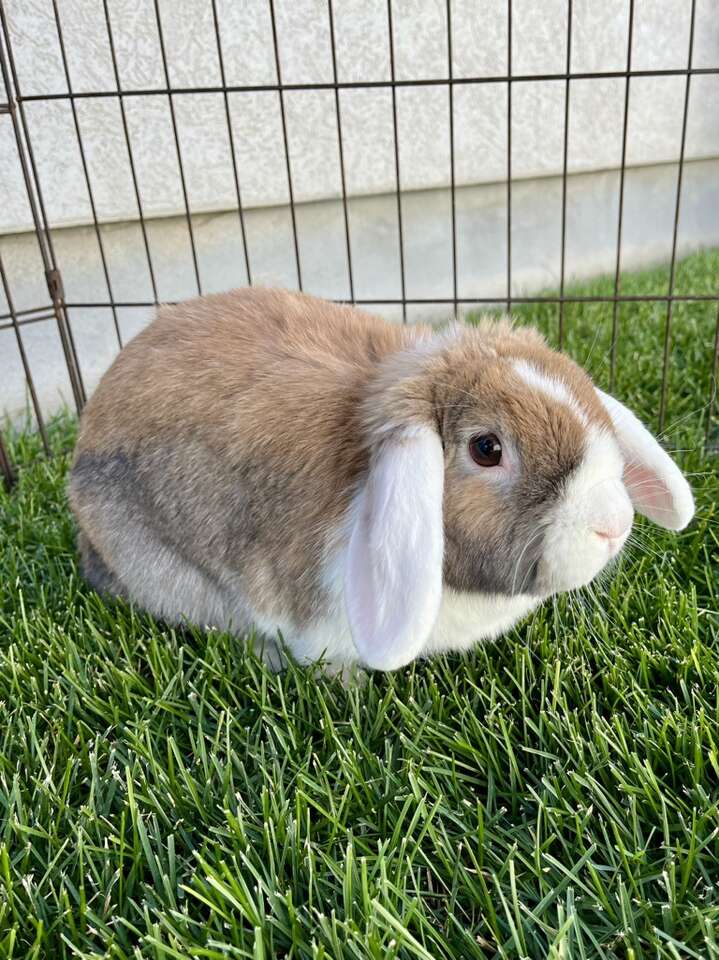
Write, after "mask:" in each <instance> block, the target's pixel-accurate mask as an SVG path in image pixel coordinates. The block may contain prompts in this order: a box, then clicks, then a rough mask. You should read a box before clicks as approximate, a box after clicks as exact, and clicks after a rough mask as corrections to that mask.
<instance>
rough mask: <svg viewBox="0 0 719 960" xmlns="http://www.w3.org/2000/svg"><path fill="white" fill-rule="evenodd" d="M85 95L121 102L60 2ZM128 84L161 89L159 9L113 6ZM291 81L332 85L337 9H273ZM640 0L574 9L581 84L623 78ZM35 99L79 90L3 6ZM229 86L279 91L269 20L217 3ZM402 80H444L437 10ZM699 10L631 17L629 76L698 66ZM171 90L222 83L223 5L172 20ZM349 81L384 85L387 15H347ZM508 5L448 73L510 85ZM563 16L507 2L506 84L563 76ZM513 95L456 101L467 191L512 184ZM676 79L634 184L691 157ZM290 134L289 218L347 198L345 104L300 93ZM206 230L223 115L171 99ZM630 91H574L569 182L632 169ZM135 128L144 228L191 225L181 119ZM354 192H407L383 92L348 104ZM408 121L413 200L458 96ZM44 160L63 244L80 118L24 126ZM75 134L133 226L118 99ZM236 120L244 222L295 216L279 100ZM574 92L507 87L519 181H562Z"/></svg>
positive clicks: (404, 118) (694, 137)
mask: <svg viewBox="0 0 719 960" xmlns="http://www.w3.org/2000/svg"><path fill="white" fill-rule="evenodd" d="M58 7H59V11H60V16H61V23H62V27H63V31H64V36H65V43H66V48H67V53H68V59H69V68H70V73H71V78H72V84H73V87H74V89H75V90H76V91H88V90H106V91H107V90H114V89H116V83H115V77H114V74H113V70H112V63H111V59H110V55H109V46H108V41H107V30H106V25H105V20H104V13H103V5H102V2H101V0H59V2H58ZM109 8H110V14H111V22H112V28H113V33H114V40H115V48H116V52H117V58H118V65H119V71H120V77H121V83H122V86H123V88H124V89H126V90H137V89H153V88H158V87H160V88H161V87H164V85H165V78H164V75H163V72H162V62H161V58H160V51H159V44H158V33H157V26H156V22H155V15H154V5H153V3H152V2H151V0H110V2H109ZM275 8H276V13H277V27H278V36H279V45H280V55H281V67H282V75H283V80H284V81H285V82H288V83H294V82H326V81H330V80H331V79H332V63H331V57H330V46H329V23H328V17H327V5H326V2H325V0H276V3H275ZM628 8H629V3H628V0H575V2H574V4H573V23H572V62H571V68H572V70H573V71H588V70H603V71H604V70H621V69H623V68H624V67H625V61H626V43H627V14H628ZM6 9H7V13H8V16H9V21H10V28H11V33H12V37H13V41H14V43H13V46H14V50H15V54H16V57H17V63H18V69H19V74H20V82H21V87H22V92H23V93H24V94H26V95H27V94H51V93H58V92H63V91H65V90H66V89H67V85H66V81H65V77H64V74H63V69H62V63H61V59H60V53H59V46H58V42H57V31H56V28H55V23H54V19H53V13H52V6H51V3H50V0H6ZM217 9H218V14H219V20H220V23H221V37H222V45H223V53H224V60H225V67H226V80H227V82H228V83H229V84H231V85H239V84H247V83H250V84H265V83H274V82H275V81H276V72H275V65H274V54H273V47H272V34H271V28H270V20H269V13H268V11H269V7H268V3H267V0H241V2H239V0H217ZM393 9H394V34H395V47H396V71H397V76H398V78H400V79H410V78H436V79H441V78H443V77H446V76H447V71H448V65H447V24H446V5H445V2H444V0H395V3H394V6H393ZM690 9H691V3H690V0H637V2H636V4H635V25H634V44H633V68H634V69H637V70H642V69H655V68H664V69H667V68H681V67H683V66H685V65H686V58H687V50H688V39H689V14H690ZM160 10H161V18H162V25H163V30H164V39H165V46H166V50H167V55H168V61H169V73H170V82H171V84H172V85H173V86H183V87H187V86H193V87H194V86H212V85H214V84H218V83H219V82H220V75H219V68H218V58H217V48H216V41H215V34H214V29H213V21H212V5H211V3H210V0H172V2H170V0H161V2H160ZM334 10H335V33H336V44H337V68H338V74H339V78H340V80H342V81H367V80H386V79H388V77H389V55H388V33H387V20H386V17H387V9H386V3H385V0H335V3H334ZM506 11H507V3H506V0H453V3H452V17H453V23H452V26H453V30H452V37H453V71H454V75H455V76H458V77H462V76H465V77H466V76H501V75H503V74H505V73H506V70H507V49H506V47H507V14H506ZM566 30H567V4H566V2H565V0H542V2H541V3H539V2H537V0H513V54H512V55H513V72H514V73H515V74H527V73H534V72H543V73H552V72H558V71H562V70H564V68H565V57H566ZM718 63H719V16H717V0H697V7H696V27H695V44H694V65H695V66H697V67H701V66H716V65H717V64H718ZM506 97H507V87H506V84H483V85H467V86H458V87H456V88H455V95H454V100H455V135H456V179H457V182H458V183H459V184H471V183H487V182H493V181H497V180H502V179H503V178H504V177H505V176H506V139H507V102H506ZM683 97H684V78H683V77H662V78H655V77H652V78H636V79H634V80H633V81H632V84H631V98H630V113H629V141H628V153H627V160H628V163H629V164H631V165H641V164H655V163H659V162H665V161H671V160H675V159H676V157H677V154H678V150H679V141H680V134H681V120H682V108H683ZM285 100H286V110H287V124H288V133H289V141H290V152H291V158H292V171H293V185H294V189H295V196H296V199H298V200H300V201H306V200H315V199H320V198H327V197H333V196H337V195H338V193H339V184H340V182H339V166H338V153H337V135H336V125H335V113H334V94H333V92H332V91H310V92H288V93H287V94H286V95H285ZM174 102H175V107H176V113H177V123H178V128H179V136H180V142H181V149H182V157H183V162H184V166H185V174H186V178H187V185H188V193H189V198H190V204H191V207H192V209H193V211H198V212H199V211H211V210H222V209H227V208H231V207H233V206H234V205H235V192H234V181H233V178H232V167H231V163H230V154H229V142H228V136H227V127H226V121H225V113H224V103H223V98H222V96H221V95H219V94H195V95H182V96H180V95H178V96H176V97H175V98H174ZM623 103H624V81H623V80H622V79H605V80H601V81H596V80H584V81H574V82H573V83H572V85H571V98H570V118H569V126H570V141H569V157H568V160H569V169H570V171H574V172H578V171H589V170H600V169H607V168H613V167H616V166H617V165H618V164H619V160H620V151H621V129H622V111H623ZM717 103H719V76H696V77H695V78H694V79H693V80H692V87H691V99H690V109H689V118H688V130H687V147H686V155H687V157H688V158H701V157H711V156H718V155H719V109H717ZM125 104H126V111H127V122H128V127H129V133H130V139H131V143H132V149H133V154H134V158H135V162H136V166H137V172H138V177H139V181H140V189H141V194H142V200H143V205H144V209H145V212H146V213H147V214H148V215H151V216H163V215H169V214H173V213H177V212H178V211H179V210H181V208H182V195H181V192H180V181H179V177H178V169H177V159H176V154H175V148H174V143H173V138H172V128H171V123H170V113H169V109H168V99H167V97H166V96H164V95H157V96H153V97H149V98H146V97H142V98H140V97H127V98H126V99H125ZM341 109H342V118H343V134H344V136H343V140H344V149H345V159H346V168H347V184H348V189H349V191H350V193H351V194H355V195H361V194H372V193H384V192H386V191H389V190H392V189H393V187H394V154H393V132H392V109H391V94H390V91H389V89H387V88H384V89H371V90H345V91H342V93H341ZM397 109H398V123H399V142H400V166H401V176H402V185H403V187H404V188H406V189H419V188H427V187H436V186H442V185H446V184H447V183H448V179H449V125H448V94H447V87H446V86H445V87H441V86H437V87H432V86H430V87H421V88H411V89H410V88H405V89H399V90H398V92H397ZM27 111H28V116H29V121H30V125H31V135H32V143H33V147H34V149H35V151H36V154H37V159H38V165H39V171H40V178H41V182H42V186H43V189H44V193H45V198H46V201H47V208H48V214H49V217H50V220H51V223H52V224H53V225H66V224H73V223H83V222H87V221H88V220H89V218H90V209H89V204H88V197H87V191H86V188H85V184H84V179H83V176H82V168H81V165H80V158H79V153H78V148H77V139H76V135H75V130H74V126H73V119H72V114H71V110H70V105H69V103H68V102H67V101H52V102H40V103H32V104H29V105H28V107H27ZM77 112H78V120H79V124H80V127H81V131H82V135H83V139H84V142H85V148H86V154H87V162H88V166H89V169H90V176H91V180H92V185H93V188H94V193H95V201H96V206H97V211H98V215H99V217H100V219H102V220H108V221H109V220H128V219H130V220H131V219H134V218H135V217H136V213H137V207H136V202H135V197H134V192H133V189H132V182H131V179H130V169H129V163H128V156H127V149H126V146H125V140H124V136H123V132H122V124H121V117H120V110H119V104H118V99H117V98H116V97H110V98H100V99H84V100H78V101H77ZM230 113H231V123H232V129H233V135H234V138H235V144H236V152H237V160H238V166H239V172H240V178H241V184H242V190H243V199H244V201H245V203H246V204H247V205H248V206H263V205H271V204H282V203H285V202H286V201H287V178H286V170H285V162H284V152H283V146H282V134H281V126H280V112H279V101H278V95H277V93H276V92H260V93H233V94H231V95H230ZM563 128H564V83H563V82H562V81H552V82H548V81H545V82H532V83H517V84H515V85H514V86H513V103H512V146H513V151H512V164H513V174H514V176H516V177H523V178H524V177H534V176H537V175H548V174H553V173H557V172H558V171H560V170H561V166H562V138H563ZM0 171H1V174H0V175H1V176H2V181H3V182H2V187H1V188H0V190H1V191H2V194H3V196H2V203H0V231H4V232H14V231H18V230H22V229H27V228H28V227H29V216H28V210H27V206H26V201H25V199H24V194H23V190H22V187H21V182H20V178H19V169H18V166H17V162H16V158H15V155H14V145H13V143H12V139H11V131H10V125H9V123H5V124H0Z"/></svg>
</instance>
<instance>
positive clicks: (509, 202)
mask: <svg viewBox="0 0 719 960" xmlns="http://www.w3.org/2000/svg"><path fill="white" fill-rule="evenodd" d="M511 310H512V0H507V313H510V312H511Z"/></svg>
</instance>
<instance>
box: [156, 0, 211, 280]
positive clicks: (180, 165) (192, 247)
mask: <svg viewBox="0 0 719 960" xmlns="http://www.w3.org/2000/svg"><path fill="white" fill-rule="evenodd" d="M155 21H156V23H157V36H158V39H159V41H160V56H161V57H162V69H163V72H164V74H165V83H166V84H167V90H168V93H167V103H168V105H169V107H170V121H171V123H172V135H173V137H174V140H175V156H176V157H177V169H178V171H179V174H180V187H181V189H182V202H183V204H184V207H185V220H186V221H187V232H188V235H189V238H190V250H191V251H192V265H193V267H194V271H195V283H196V284H197V292H198V293H199V294H202V280H201V279H200V266H199V262H198V259H197V247H196V245H195V232H194V230H193V227H192V216H191V214H190V202H189V199H188V195H187V181H186V180H185V168H184V165H183V163H182V150H181V149H180V137H179V135H178V132H177V117H176V115H175V104H174V101H173V99H172V87H171V84H170V70H169V67H168V64H167V54H166V52H165V37H164V34H163V30H162V17H161V16H160V2H159V0H155Z"/></svg>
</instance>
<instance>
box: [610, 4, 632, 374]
mask: <svg viewBox="0 0 719 960" xmlns="http://www.w3.org/2000/svg"><path fill="white" fill-rule="evenodd" d="M633 35H634V0H629V22H628V24H627V75H626V78H625V80H624V114H623V117H622V157H621V166H620V168H619V208H618V211H617V256H616V261H615V265H614V304H613V307H612V338H611V343H610V346H609V389H610V391H611V390H614V384H615V380H616V376H617V337H618V333H619V300H618V299H617V298H618V296H619V284H620V282H621V277H620V271H621V265H622V226H623V220H624V175H625V173H626V167H627V135H628V132H629V83H630V80H631V77H630V76H629V74H630V73H631V69H632V40H633Z"/></svg>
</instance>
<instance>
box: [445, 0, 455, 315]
mask: <svg viewBox="0 0 719 960" xmlns="http://www.w3.org/2000/svg"><path fill="white" fill-rule="evenodd" d="M452 59H453V58H452V0H447V76H448V79H449V83H448V84H447V95H448V98H449V190H450V199H451V203H452V298H453V300H454V318H455V320H456V319H457V202H456V189H455V170H454V84H453V83H452V80H453V78H454V73H453V70H454V64H453V62H452Z"/></svg>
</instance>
